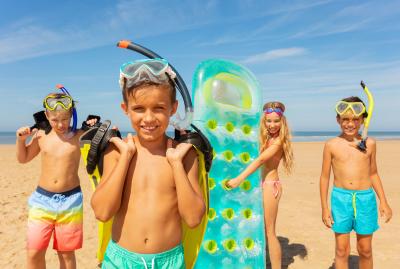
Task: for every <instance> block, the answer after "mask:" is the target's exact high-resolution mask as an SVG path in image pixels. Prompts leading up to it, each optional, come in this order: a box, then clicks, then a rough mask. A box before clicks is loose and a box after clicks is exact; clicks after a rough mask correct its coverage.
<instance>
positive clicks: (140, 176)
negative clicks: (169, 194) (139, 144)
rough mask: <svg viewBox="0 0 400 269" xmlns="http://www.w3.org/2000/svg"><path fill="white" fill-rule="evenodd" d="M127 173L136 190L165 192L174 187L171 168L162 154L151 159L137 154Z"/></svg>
mask: <svg viewBox="0 0 400 269" xmlns="http://www.w3.org/2000/svg"><path fill="white" fill-rule="evenodd" d="M132 168H133V169H132ZM128 175H129V176H128V178H130V179H131V180H130V184H131V187H133V188H135V189H136V190H141V191H145V190H152V191H156V192H159V191H162V192H165V191H168V190H170V189H174V188H175V181H174V177H173V172H172V168H171V166H170V165H169V163H168V161H167V159H166V158H165V157H162V156H159V157H153V158H151V159H149V158H141V157H140V156H138V158H137V159H136V162H135V163H134V166H133V167H132V166H131V169H130V171H129V172H128Z"/></svg>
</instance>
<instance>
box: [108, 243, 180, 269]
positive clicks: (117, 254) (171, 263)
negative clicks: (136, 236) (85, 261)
mask: <svg viewBox="0 0 400 269" xmlns="http://www.w3.org/2000/svg"><path fill="white" fill-rule="evenodd" d="M101 268H102V269H117V268H118V269H139V268H140V269H185V268H186V267H185V261H184V257H183V247H182V245H181V244H180V245H178V246H176V247H174V248H172V249H170V250H167V251H165V252H161V253H154V254H141V253H136V252H132V251H129V250H127V249H125V248H123V247H121V246H120V245H118V244H117V243H116V242H115V241H113V240H110V242H109V243H108V246H107V250H106V253H105V256H104V260H103V264H102V266H101Z"/></svg>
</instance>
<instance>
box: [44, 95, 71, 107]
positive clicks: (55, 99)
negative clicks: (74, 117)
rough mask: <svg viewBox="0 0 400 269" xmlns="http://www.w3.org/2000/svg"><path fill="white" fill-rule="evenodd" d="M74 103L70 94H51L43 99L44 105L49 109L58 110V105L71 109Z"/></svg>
mask: <svg viewBox="0 0 400 269" xmlns="http://www.w3.org/2000/svg"><path fill="white" fill-rule="evenodd" d="M73 105H74V101H73V100H72V98H71V97H70V96H68V95H63V94H60V95H58V94H57V95H50V96H47V97H46V98H45V99H44V100H43V107H44V108H46V109H47V110H51V111H53V110H56V109H57V108H58V107H60V108H62V109H65V110H70V109H71V108H72V107H73Z"/></svg>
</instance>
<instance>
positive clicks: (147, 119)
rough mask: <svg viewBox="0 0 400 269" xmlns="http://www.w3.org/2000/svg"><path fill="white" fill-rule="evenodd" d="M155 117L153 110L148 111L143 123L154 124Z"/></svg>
mask: <svg viewBox="0 0 400 269" xmlns="http://www.w3.org/2000/svg"><path fill="white" fill-rule="evenodd" d="M154 119H155V117H154V114H153V112H152V111H151V110H147V111H146V113H145V115H144V117H143V121H144V122H146V123H148V122H152V121H154Z"/></svg>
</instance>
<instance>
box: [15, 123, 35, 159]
mask: <svg viewBox="0 0 400 269" xmlns="http://www.w3.org/2000/svg"><path fill="white" fill-rule="evenodd" d="M37 131H38V130H37V129H34V130H33V131H31V129H30V128H29V127H28V126H26V127H21V128H19V129H18V130H17V132H16V136H17V141H16V146H17V160H18V162H19V163H27V162H29V161H31V160H32V159H33V158H35V157H36V155H38V154H39V152H40V147H39V143H38V136H37ZM31 135H34V137H33V138H32V140H31V141H30V142H29V144H28V145H25V141H26V139H27V138H28V137H29V136H31Z"/></svg>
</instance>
